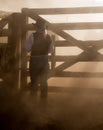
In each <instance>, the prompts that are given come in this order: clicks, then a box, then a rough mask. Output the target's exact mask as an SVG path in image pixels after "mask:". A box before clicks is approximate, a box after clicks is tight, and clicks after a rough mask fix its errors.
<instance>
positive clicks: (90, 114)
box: [0, 82, 103, 130]
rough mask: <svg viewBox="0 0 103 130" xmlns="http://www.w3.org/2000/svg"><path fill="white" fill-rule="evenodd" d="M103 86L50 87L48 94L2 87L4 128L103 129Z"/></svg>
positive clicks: (0, 122) (0, 120)
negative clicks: (43, 96) (102, 87)
mask: <svg viewBox="0 0 103 130" xmlns="http://www.w3.org/2000/svg"><path fill="white" fill-rule="evenodd" d="M102 99H103V89H101V88H99V89H98V88H88V87H87V88H86V87H85V88H83V87H64V88H63V87H57V88H56V87H49V90H48V97H47V98H46V99H43V98H41V97H40V93H39V91H38V95H37V96H35V95H30V91H29V89H26V90H22V91H20V90H18V91H17V90H15V89H14V87H11V84H10V83H7V82H5V83H4V84H3V86H2V87H0V130H102V129H103V101H102Z"/></svg>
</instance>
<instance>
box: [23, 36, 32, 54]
mask: <svg viewBox="0 0 103 130" xmlns="http://www.w3.org/2000/svg"><path fill="white" fill-rule="evenodd" d="M33 43H34V38H33V34H31V35H30V36H29V37H28V39H27V42H26V44H25V49H26V51H28V52H30V51H31V47H32V45H33Z"/></svg>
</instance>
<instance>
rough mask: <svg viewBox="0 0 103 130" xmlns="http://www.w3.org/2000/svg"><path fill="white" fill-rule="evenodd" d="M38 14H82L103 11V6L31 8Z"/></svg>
mask: <svg viewBox="0 0 103 130" xmlns="http://www.w3.org/2000/svg"><path fill="white" fill-rule="evenodd" d="M29 10H30V11H32V12H33V13H37V14H46V15H47V14H49V15H52V14H53V15H54V14H81V13H103V6H99V7H71V8H46V9H44V8H43V9H42V8H40V9H29Z"/></svg>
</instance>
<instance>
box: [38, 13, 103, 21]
mask: <svg viewBox="0 0 103 130" xmlns="http://www.w3.org/2000/svg"><path fill="white" fill-rule="evenodd" d="M40 16H41V17H42V18H44V19H46V20H48V21H49V22H51V23H76V22H103V13H99V14H98V13H95V14H60V15H40Z"/></svg>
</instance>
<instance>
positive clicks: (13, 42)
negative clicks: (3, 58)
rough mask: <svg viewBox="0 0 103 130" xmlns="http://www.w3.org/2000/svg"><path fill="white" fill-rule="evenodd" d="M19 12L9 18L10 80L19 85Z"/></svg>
mask: <svg viewBox="0 0 103 130" xmlns="http://www.w3.org/2000/svg"><path fill="white" fill-rule="evenodd" d="M21 18H22V16H21V14H20V13H13V14H12V15H11V17H10V19H9V25H8V27H9V36H8V46H9V49H8V50H9V53H10V54H9V64H10V66H11V68H10V73H11V82H12V86H13V87H14V86H15V87H16V88H18V86H19V67H20V64H19V58H20V42H21Z"/></svg>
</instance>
